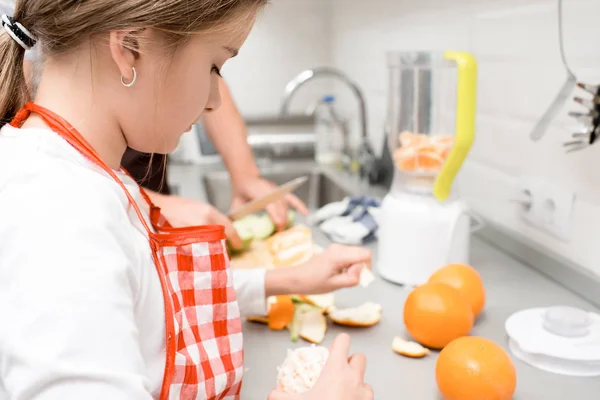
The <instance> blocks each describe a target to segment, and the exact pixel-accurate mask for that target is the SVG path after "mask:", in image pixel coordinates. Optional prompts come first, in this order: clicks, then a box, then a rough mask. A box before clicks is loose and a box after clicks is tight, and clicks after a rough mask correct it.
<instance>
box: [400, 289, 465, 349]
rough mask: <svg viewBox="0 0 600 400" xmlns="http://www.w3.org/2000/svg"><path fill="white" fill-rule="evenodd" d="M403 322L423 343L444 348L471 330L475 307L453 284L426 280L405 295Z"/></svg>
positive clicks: (409, 331)
mask: <svg viewBox="0 0 600 400" xmlns="http://www.w3.org/2000/svg"><path fill="white" fill-rule="evenodd" d="M404 325H406V330H407V331H408V333H410V335H411V336H412V337H413V338H414V339H415V340H416V341H417V342H419V343H420V344H422V345H423V346H426V347H430V348H433V349H442V348H444V346H446V345H447V344H448V343H450V342H451V341H452V340H454V339H456V338H458V337H461V336H465V335H468V334H469V332H470V331H471V328H473V311H472V310H471V306H470V305H469V303H468V302H467V300H466V299H465V298H464V297H463V296H462V295H461V294H460V292H459V291H458V290H456V289H454V288H453V287H451V286H448V285H446V284H444V283H426V284H424V285H421V286H419V287H417V288H415V289H414V290H413V291H412V292H411V293H410V294H409V295H408V297H407V298H406V302H405V303H404Z"/></svg>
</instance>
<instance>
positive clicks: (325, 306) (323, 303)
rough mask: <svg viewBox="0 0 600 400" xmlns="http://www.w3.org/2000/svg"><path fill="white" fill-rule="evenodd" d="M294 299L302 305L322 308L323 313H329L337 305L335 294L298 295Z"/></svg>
mask: <svg viewBox="0 0 600 400" xmlns="http://www.w3.org/2000/svg"><path fill="white" fill-rule="evenodd" d="M294 298H295V299H296V300H297V301H299V302H302V303H307V304H310V305H311V306H315V307H318V308H320V309H321V310H322V311H321V312H322V313H327V312H329V310H330V309H331V308H333V307H334V305H335V296H334V295H333V293H327V294H311V295H297V296H294Z"/></svg>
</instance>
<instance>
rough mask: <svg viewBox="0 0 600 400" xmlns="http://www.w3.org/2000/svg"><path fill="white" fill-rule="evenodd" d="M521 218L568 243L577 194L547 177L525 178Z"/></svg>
mask: <svg viewBox="0 0 600 400" xmlns="http://www.w3.org/2000/svg"><path fill="white" fill-rule="evenodd" d="M519 196H520V198H521V201H520V202H521V203H522V204H523V206H522V211H521V215H522V217H523V218H524V219H525V220H526V221H527V222H528V223H530V224H531V225H533V226H535V227H537V228H539V229H542V230H544V231H546V232H548V233H550V234H552V235H553V236H555V237H557V238H559V239H561V240H563V241H568V240H569V239H570V237H571V213H572V211H573V204H574V202H575V193H574V192H573V191H571V190H569V189H567V188H564V187H560V186H558V185H555V184H553V183H552V182H550V180H548V179H546V178H535V177H527V178H522V179H521V182H520V185H519Z"/></svg>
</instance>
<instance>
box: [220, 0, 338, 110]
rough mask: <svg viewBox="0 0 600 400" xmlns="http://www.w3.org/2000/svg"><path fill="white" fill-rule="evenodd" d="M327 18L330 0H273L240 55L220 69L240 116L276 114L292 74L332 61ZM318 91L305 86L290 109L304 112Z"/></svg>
mask: <svg viewBox="0 0 600 400" xmlns="http://www.w3.org/2000/svg"><path fill="white" fill-rule="evenodd" d="M330 21H331V11H330V7H329V2H328V0H273V1H271V3H270V4H269V5H268V6H267V7H266V9H265V10H264V12H263V13H262V14H261V15H260V16H259V19H258V21H257V24H256V26H255V27H254V29H253V30H252V32H251V33H250V36H249V37H248V40H247V42H246V43H245V45H244V47H243V48H242V50H241V52H240V54H239V55H238V56H237V57H236V58H234V59H232V60H230V61H228V62H227V63H226V64H225V67H224V68H223V76H224V77H225V79H226V80H227V82H228V84H229V86H230V88H231V91H232V93H233V95H234V98H235V101H236V103H237V106H238V108H239V109H240V110H241V112H242V114H243V115H245V116H264V115H265V114H275V113H277V112H278V111H279V107H280V104H281V98H282V96H283V91H284V88H285V85H286V83H288V81H289V80H290V79H292V78H293V77H294V76H296V75H297V74H298V73H299V72H301V71H302V70H304V69H307V68H312V67H316V66H320V65H328V64H329V63H330V62H331V54H332V53H331V31H330ZM317 93H319V85H311V87H308V86H307V87H306V89H304V88H303V89H302V91H301V92H299V93H298V98H297V99H295V100H294V102H293V104H292V111H304V107H306V106H307V105H308V104H309V101H310V100H313V99H314V98H315V96H316V94H317Z"/></svg>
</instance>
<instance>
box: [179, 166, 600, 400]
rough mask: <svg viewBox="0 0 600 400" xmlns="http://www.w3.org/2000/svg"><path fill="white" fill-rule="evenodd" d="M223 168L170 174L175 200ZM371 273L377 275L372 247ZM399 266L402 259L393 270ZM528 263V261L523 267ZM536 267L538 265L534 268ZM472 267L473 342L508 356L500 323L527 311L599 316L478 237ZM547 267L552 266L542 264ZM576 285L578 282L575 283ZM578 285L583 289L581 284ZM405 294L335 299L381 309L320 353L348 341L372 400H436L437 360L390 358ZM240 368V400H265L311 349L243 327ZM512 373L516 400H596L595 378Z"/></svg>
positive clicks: (385, 290) (350, 293)
mask: <svg viewBox="0 0 600 400" xmlns="http://www.w3.org/2000/svg"><path fill="white" fill-rule="evenodd" d="M222 169H223V168H222V166H221V167H219V166H214V165H210V166H175V165H173V167H171V173H170V177H169V179H170V181H171V182H175V183H176V185H177V186H178V187H179V189H180V192H179V193H180V194H181V195H184V196H187V197H194V198H198V199H201V200H206V197H205V196H204V194H203V193H204V190H205V189H204V188H203V186H202V182H201V181H202V180H201V179H200V178H201V176H202V174H203V173H206V172H208V171H215V170H222ZM324 173H325V174H326V175H328V176H329V177H330V178H331V179H332V180H334V181H335V182H336V184H338V185H341V186H342V187H344V188H345V190H347V191H348V192H351V193H355V194H356V192H357V191H361V192H362V191H364V190H365V188H364V187H360V185H358V186H357V184H356V182H353V181H351V180H349V179H347V178H344V176H343V175H342V174H340V173H339V172H336V171H333V170H329V171H327V170H326V171H324ZM368 192H369V194H372V195H376V196H380V195H382V194H384V192H382V190H381V188H371V190H368ZM314 238H315V241H316V242H317V244H319V245H321V246H323V247H326V246H327V245H328V244H329V241H328V239H327V238H326V237H325V236H324V235H323V234H322V233H321V232H319V231H315V232H314ZM370 247H371V248H372V250H373V251H374V266H375V268H374V272H375V274H376V275H377V270H376V265H377V262H376V261H377V252H376V244H372V245H371V246H370ZM401 261H402V256H401V254H399V255H398V262H401ZM527 261H533V260H527ZM536 261H539V260H536ZM471 263H472V264H473V266H474V267H475V268H477V269H478V270H479V272H480V273H481V275H482V277H483V280H484V283H485V286H486V291H487V302H486V306H485V309H484V312H483V314H482V315H481V316H480V317H479V318H478V320H477V321H476V324H475V327H474V329H473V330H472V332H471V334H472V335H479V336H483V337H486V338H489V339H491V340H494V341H495V342H496V343H498V344H500V345H501V346H503V347H504V348H505V349H508V348H507V340H506V334H505V331H504V322H505V321H506V319H507V318H508V317H509V316H510V315H511V314H512V313H514V312H516V311H519V310H522V309H525V308H531V307H544V306H551V305H559V304H560V305H569V306H574V307H579V308H582V309H584V310H588V311H595V312H600V310H599V309H598V308H596V307H594V306H593V305H592V303H590V302H587V301H585V300H583V299H582V298H581V297H579V296H577V295H575V294H574V293H573V292H571V291H569V290H568V289H566V288H564V287H563V286H561V285H559V284H558V283H556V282H555V281H553V280H551V279H549V278H548V277H546V276H545V275H542V274H541V273H539V272H538V271H536V270H535V269H533V268H532V267H530V266H527V265H525V264H523V263H521V262H519V261H517V260H516V259H515V258H512V257H511V256H510V255H508V254H507V253H505V252H503V251H502V250H500V249H499V248H498V247H495V246H492V245H491V244H489V242H487V241H484V240H483V239H482V238H481V237H480V236H475V237H474V238H473V240H472V246H471ZM544 266H546V267H549V265H546V264H544ZM572 281H573V282H578V281H577V280H575V279H572ZM579 282H581V281H579ZM408 293H409V290H408V289H405V288H403V287H402V286H399V285H395V284H392V283H389V282H387V281H384V280H383V279H380V278H378V279H377V280H376V281H375V282H373V283H372V284H371V285H370V286H369V287H368V288H353V289H346V290H342V291H339V292H337V293H336V305H337V306H338V307H340V308H344V307H353V306H357V305H360V304H362V303H363V302H365V301H373V302H377V303H379V304H381V305H382V307H383V317H382V320H381V322H380V323H379V324H378V325H376V326H374V327H371V328H347V327H340V326H335V325H332V324H331V323H330V325H329V329H328V332H327V335H326V337H325V341H324V343H323V345H329V344H330V343H331V341H332V339H333V338H334V337H335V335H336V334H338V333H341V332H347V333H349V334H350V335H351V338H352V349H351V350H352V352H362V353H364V354H365V355H366V356H367V372H366V377H365V380H366V381H367V382H368V383H369V384H370V385H372V386H373V389H374V391H375V398H376V399H377V400H396V399H399V400H405V399H407V400H440V399H441V397H440V396H439V394H438V392H437V387H436V383H435V362H436V358H437V352H433V353H432V354H431V355H430V356H428V357H425V358H423V359H410V358H405V357H402V356H400V355H397V354H396V353H394V352H393V351H392V349H391V343H392V339H393V338H394V336H402V337H404V338H406V339H409V336H408V335H407V333H406V331H405V330H404V323H403V320H402V310H403V305H404V300H405V298H406V296H407V295H408ZM244 341H245V365H246V368H247V371H246V374H245V378H244V385H243V389H242V399H243V400H265V399H266V397H267V394H268V393H269V391H270V390H271V389H272V388H273V387H274V385H275V381H276V375H277V366H278V365H279V364H281V362H282V361H283V359H284V358H285V356H286V353H287V349H289V348H294V347H299V346H306V345H309V344H308V343H307V342H304V341H302V340H299V341H298V342H296V343H292V342H291V341H290V339H289V333H288V332H287V331H282V332H274V331H269V329H268V328H267V327H266V326H265V325H261V324H257V323H249V322H246V323H245V324H244ZM513 360H514V363H515V366H516V368H517V391H516V394H515V396H514V400H568V399H573V400H594V399H598V398H599V395H598V393H600V378H572V377H565V376H560V375H555V374H551V373H548V372H544V371H540V370H538V369H535V368H533V367H530V366H529V365H527V364H525V363H523V362H521V361H519V360H517V359H516V358H515V357H513Z"/></svg>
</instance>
